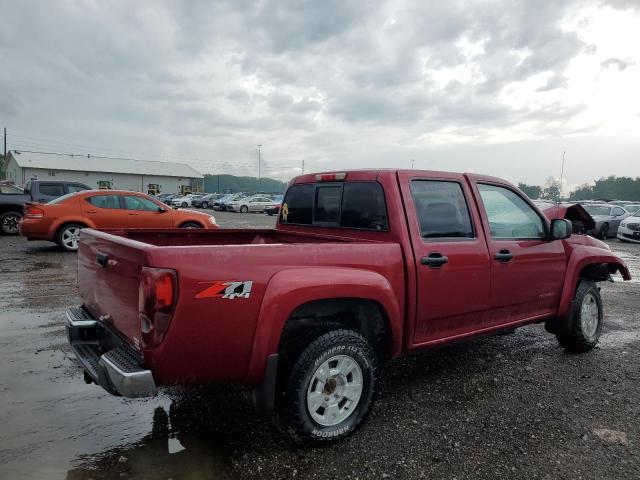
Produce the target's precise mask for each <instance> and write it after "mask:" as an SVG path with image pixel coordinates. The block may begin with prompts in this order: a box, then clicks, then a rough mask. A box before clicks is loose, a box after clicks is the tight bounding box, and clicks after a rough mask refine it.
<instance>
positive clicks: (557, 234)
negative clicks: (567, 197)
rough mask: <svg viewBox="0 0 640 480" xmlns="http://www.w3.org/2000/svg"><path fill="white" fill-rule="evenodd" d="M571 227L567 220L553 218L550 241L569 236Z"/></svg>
mask: <svg viewBox="0 0 640 480" xmlns="http://www.w3.org/2000/svg"><path fill="white" fill-rule="evenodd" d="M572 230H573V225H572V224H571V222H570V221H569V220H565V219H564V218H555V219H553V220H551V233H550V237H551V240H562V239H564V238H569V237H570V236H571V231H572Z"/></svg>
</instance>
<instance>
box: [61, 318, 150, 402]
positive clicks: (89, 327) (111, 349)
mask: <svg viewBox="0 0 640 480" xmlns="http://www.w3.org/2000/svg"><path fill="white" fill-rule="evenodd" d="M66 315H67V325H66V329H67V338H68V339H69V344H70V345H71V348H72V349H73V351H74V353H75V355H76V357H77V358H78V360H79V361H80V363H81V364H82V366H83V367H84V371H85V379H87V378H88V379H90V380H91V381H93V382H94V383H96V384H97V385H100V386H101V387H102V388H104V389H105V390H106V391H107V392H109V393H111V394H113V395H118V396H123V397H130V398H139V397H152V396H154V395H156V394H157V393H158V390H157V388H156V384H155V382H154V380H153V375H152V374H151V370H146V369H145V368H143V367H142V366H141V360H140V358H139V357H138V355H137V354H136V352H134V351H133V350H132V349H131V348H130V347H129V346H128V345H127V344H125V343H124V342H123V341H122V340H121V339H120V338H119V337H118V336H117V335H116V334H114V333H113V332H112V331H111V330H109V328H107V327H106V326H105V325H104V324H103V323H102V322H100V321H98V320H96V319H95V318H92V317H91V315H89V314H88V313H87V311H86V310H84V309H83V308H81V307H73V308H70V309H69V310H67V312H66Z"/></svg>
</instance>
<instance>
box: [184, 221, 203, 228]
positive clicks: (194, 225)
mask: <svg viewBox="0 0 640 480" xmlns="http://www.w3.org/2000/svg"><path fill="white" fill-rule="evenodd" d="M180 228H202V225H200V224H199V223H196V222H185V223H183V224H182V225H180Z"/></svg>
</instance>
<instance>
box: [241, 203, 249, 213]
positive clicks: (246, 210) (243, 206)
mask: <svg viewBox="0 0 640 480" xmlns="http://www.w3.org/2000/svg"><path fill="white" fill-rule="evenodd" d="M248 211H249V207H247V206H246V205H242V206H241V207H240V213H247V212H248Z"/></svg>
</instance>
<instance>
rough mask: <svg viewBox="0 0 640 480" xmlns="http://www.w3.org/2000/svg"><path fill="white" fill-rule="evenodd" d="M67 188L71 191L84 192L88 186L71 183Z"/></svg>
mask: <svg viewBox="0 0 640 480" xmlns="http://www.w3.org/2000/svg"><path fill="white" fill-rule="evenodd" d="M67 190H68V191H69V193H73V192H84V191H85V190H87V187H83V186H82V185H73V184H69V185H67Z"/></svg>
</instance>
